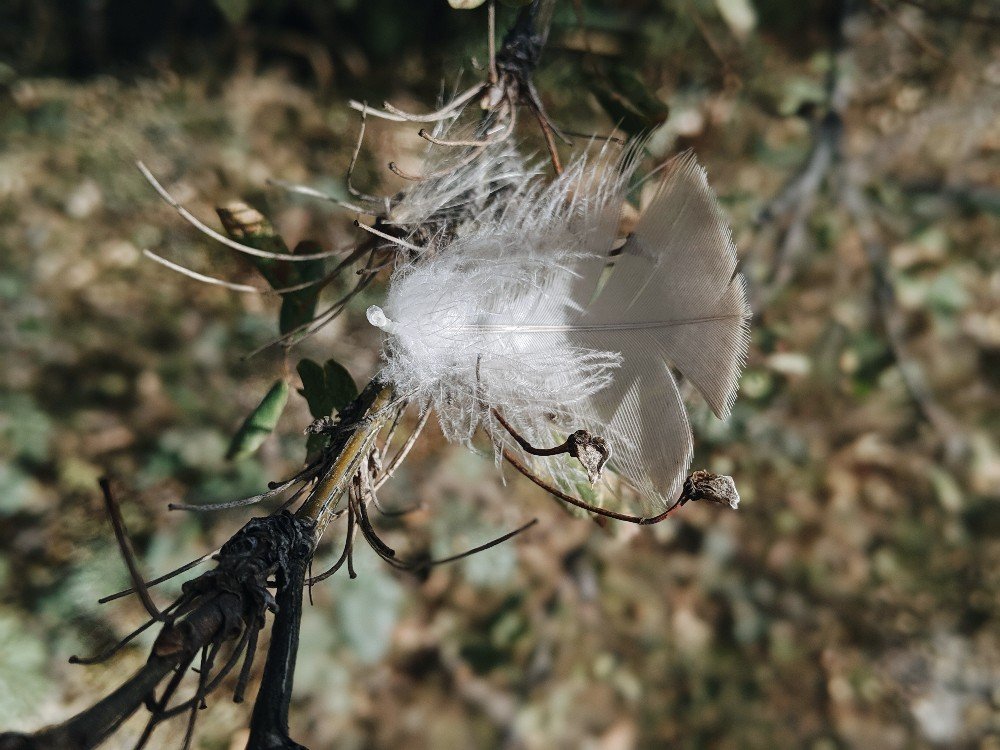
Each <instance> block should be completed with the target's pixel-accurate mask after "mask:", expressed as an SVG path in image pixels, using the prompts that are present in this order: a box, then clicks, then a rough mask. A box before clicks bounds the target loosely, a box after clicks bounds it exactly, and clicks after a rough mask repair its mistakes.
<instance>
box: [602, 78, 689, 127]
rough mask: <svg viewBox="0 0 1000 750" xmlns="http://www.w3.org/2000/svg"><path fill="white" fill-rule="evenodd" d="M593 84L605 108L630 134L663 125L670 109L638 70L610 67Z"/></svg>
mask: <svg viewBox="0 0 1000 750" xmlns="http://www.w3.org/2000/svg"><path fill="white" fill-rule="evenodd" d="M591 86H592V88H591V90H592V91H593V92H594V96H596V97H597V101H599V102H600V104H601V106H602V107H603V108H604V111H605V112H607V113H608V115H609V116H610V117H611V119H612V120H613V121H614V122H615V123H616V124H618V126H619V127H620V128H621V129H622V130H624V131H625V132H626V133H628V134H629V135H636V134H638V133H642V132H645V131H648V130H651V129H652V128H655V127H656V126H657V125H661V124H662V123H663V122H664V121H665V120H666V119H667V115H668V114H669V112H670V108H669V107H667V105H666V104H665V103H664V102H663V101H661V100H660V99H658V98H657V97H656V95H655V94H653V93H652V92H651V91H650V90H649V87H648V86H647V85H646V83H645V82H644V81H643V80H642V79H641V78H640V77H639V76H638V75H637V74H636V73H635V71H634V70H633V69H632V68H630V67H626V66H624V65H611V66H609V67H608V69H607V71H606V72H605V75H604V76H603V77H598V78H595V79H594V80H593V82H592V84H591Z"/></svg>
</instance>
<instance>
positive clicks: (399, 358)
mask: <svg viewBox="0 0 1000 750" xmlns="http://www.w3.org/2000/svg"><path fill="white" fill-rule="evenodd" d="M637 154H638V151H637V150H632V151H629V152H627V154H626V157H625V158H623V159H622V160H618V161H613V160H610V159H607V158H601V157H598V158H597V159H596V160H589V159H587V158H585V157H581V158H579V159H577V160H576V161H575V162H574V163H573V164H572V165H571V166H570V167H569V168H568V169H567V170H566V171H565V172H564V173H563V175H561V176H560V177H559V178H557V179H556V180H555V181H553V182H552V183H550V184H545V183H543V182H541V181H537V180H530V179H525V180H522V181H520V183H519V184H511V185H509V186H508V190H507V193H506V194H505V196H504V197H505V200H503V201H495V202H494V205H493V207H492V208H491V209H490V210H486V211H484V212H483V213H482V214H481V215H480V216H478V217H476V218H474V219H473V220H471V221H470V223H469V224H468V225H467V226H463V230H462V232H460V233H459V234H457V236H455V237H454V238H453V239H452V240H451V241H450V242H448V243H447V244H445V245H444V246H443V247H440V248H437V249H436V251H435V252H434V254H433V255H431V256H429V257H426V258H421V257H418V258H416V259H413V260H411V261H409V262H407V263H406V264H404V265H403V266H402V267H400V268H399V269H397V271H396V272H395V273H394V275H393V277H392V279H391V282H390V287H389V292H388V295H387V298H386V300H385V304H384V306H383V307H372V308H370V309H369V313H368V316H369V320H370V321H371V322H372V323H373V324H374V325H376V326H379V327H380V328H383V329H384V330H385V331H386V332H387V334H388V335H387V337H386V343H385V347H384V358H385V375H386V377H388V378H389V379H391V380H392V381H393V382H394V383H395V384H396V385H397V387H398V388H399V389H400V390H401V391H402V392H404V393H408V394H413V395H414V396H415V397H417V398H424V399H426V400H427V401H429V402H430V404H431V405H432V406H433V408H434V409H435V410H436V412H437V413H438V416H439V419H440V422H441V426H442V429H443V431H444V433H445V435H446V436H447V437H448V438H449V439H450V440H455V441H463V442H468V441H469V440H471V438H472V435H473V433H474V432H475V431H476V429H477V428H478V427H480V426H485V427H486V428H487V429H488V431H489V433H490V435H491V436H492V438H493V440H494V443H495V444H496V448H497V450H498V451H499V450H500V449H501V448H503V447H514V448H515V449H516V450H520V449H519V448H517V447H516V446H513V443H512V441H510V439H509V437H508V436H506V434H505V433H504V432H503V430H501V429H499V428H498V426H497V425H496V421H495V420H494V418H493V417H492V416H491V411H490V410H491V409H492V408H496V409H498V410H499V411H500V412H501V413H502V414H503V415H504V417H505V419H506V420H507V422H509V423H510V424H511V425H512V426H514V428H515V429H516V430H517V431H518V432H519V433H520V434H521V435H522V436H523V437H524V438H526V439H527V440H528V441H529V442H531V443H533V444H535V445H549V444H551V443H552V440H553V439H555V438H558V439H559V440H562V439H563V437H565V434H566V433H567V432H571V431H573V430H577V429H586V430H589V431H590V432H592V433H593V434H596V435H600V436H601V437H603V438H604V439H605V440H606V441H607V443H608V444H609V446H611V449H612V458H611V461H610V463H609V466H610V467H611V468H612V469H613V470H614V471H615V472H616V473H617V474H619V475H620V476H621V477H622V478H623V479H624V480H625V482H626V483H627V484H628V485H630V486H631V487H632V488H633V489H634V490H635V492H636V494H637V497H638V509H639V510H640V511H641V512H643V513H646V514H651V513H655V512H659V511H662V510H664V509H666V508H667V507H669V506H670V505H672V504H673V503H674V502H675V500H676V499H677V497H678V495H679V492H680V488H681V484H682V483H683V480H684V476H685V474H686V470H687V468H688V465H689V463H690V461H691V455H692V438H691V428H690V426H689V423H688V418H687V413H686V410H685V407H684V404H683V402H682V400H681V396H680V393H679V391H678V386H677V382H676V379H675V377H674V374H673V371H672V368H676V369H677V370H678V371H679V372H680V373H681V374H682V375H683V376H684V377H685V378H687V379H688V380H690V381H691V383H692V384H693V385H694V386H695V387H696V388H697V389H698V391H699V392H700V393H701V394H702V395H703V396H704V398H705V400H706V401H707V402H708V404H709V406H710V407H711V408H712V410H713V411H714V412H715V413H716V414H717V415H718V416H720V417H721V416H725V415H726V414H728V412H729V410H730V408H731V406H732V403H733V401H734V399H735V396H736V391H737V383H738V379H739V375H740V372H741V370H742V367H743V363H744V359H745V356H746V350H747V346H748V320H749V316H750V313H749V309H748V306H747V302H746V294H745V290H744V286H743V280H742V277H741V276H740V275H739V274H737V273H736V250H735V247H734V245H733V242H732V239H731V234H730V230H729V228H728V226H727V224H726V221H725V217H724V215H723V213H722V210H721V208H720V207H719V205H718V202H717V200H716V198H715V196H714V194H713V193H712V191H711V188H710V187H709V186H708V182H707V179H706V176H705V172H704V170H703V169H701V167H699V166H698V164H697V162H696V161H695V159H694V157H693V156H692V155H690V154H686V155H682V156H680V157H678V158H676V159H674V160H673V162H672V163H671V164H670V165H669V166H668V167H667V169H666V170H665V173H664V175H663V176H662V177H661V178H660V181H659V185H658V188H657V189H656V191H655V194H654V196H653V198H652V200H651V201H650V203H649V205H648V206H647V207H646V209H645V210H644V211H643V212H642V214H641V215H640V217H639V220H638V223H637V224H636V227H635V230H634V232H633V233H632V235H631V236H630V237H629V238H628V239H627V240H626V242H625V244H624V246H622V247H621V248H620V251H619V252H618V253H617V254H616V255H615V254H612V248H613V247H614V245H615V240H616V239H617V234H618V231H619V224H620V218H621V210H622V206H623V204H624V200H625V197H626V194H627V191H628V184H629V181H630V179H631V178H632V176H633V175H634V172H635V170H636V165H637V162H638V158H637ZM514 171H518V170H512V169H510V168H509V167H508V168H506V169H505V172H506V173H512V172H514ZM519 171H521V172H523V173H524V174H527V173H528V170H526V169H522V170H519ZM562 458H564V457H562ZM526 460H528V461H531V462H532V464H533V468H534V469H535V470H537V471H539V473H543V474H547V475H548V476H549V477H551V478H552V479H553V480H554V481H556V482H557V483H559V484H561V485H563V486H568V487H574V486H578V485H579V483H580V481H581V475H582V471H581V470H580V468H579V467H578V466H577V465H575V464H574V463H573V462H571V461H568V460H567V461H561V460H552V459H537V458H534V457H526Z"/></svg>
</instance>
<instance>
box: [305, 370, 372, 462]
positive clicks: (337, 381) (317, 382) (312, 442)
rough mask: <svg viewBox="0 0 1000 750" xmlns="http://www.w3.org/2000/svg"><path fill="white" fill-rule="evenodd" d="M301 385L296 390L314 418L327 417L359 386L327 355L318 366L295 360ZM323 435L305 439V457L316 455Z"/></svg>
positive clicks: (351, 398) (344, 402) (338, 409)
mask: <svg viewBox="0 0 1000 750" xmlns="http://www.w3.org/2000/svg"><path fill="white" fill-rule="evenodd" d="M297 369H298V372H299V378H301V379H302V387H301V388H300V389H299V393H300V394H301V395H302V396H303V397H304V398H305V400H306V402H307V403H308V404H309V413H310V414H312V416H313V419H322V418H323V417H329V416H331V415H332V414H333V413H334V412H338V411H340V410H341V409H343V408H344V407H345V406H347V405H348V404H349V403H351V402H352V401H353V400H354V399H355V398H357V395H358V386H357V384H356V383H355V382H354V378H352V377H351V373H349V372H348V371H347V370H346V369H345V368H344V366H343V365H341V364H340V363H339V362H337V361H336V360H333V359H328V360H327V361H326V363H325V364H324V365H323V366H322V367H321V366H320V365H319V364H318V363H316V362H314V361H313V360H311V359H303V360H300V361H299V364H298V368H297ZM328 439H329V438H328V437H327V436H326V435H309V439H308V440H307V441H306V460H307V461H308V460H309V459H311V458H312V457H314V456H316V455H317V454H318V453H319V451H321V450H322V449H323V447H324V446H325V445H326V443H327V441H328Z"/></svg>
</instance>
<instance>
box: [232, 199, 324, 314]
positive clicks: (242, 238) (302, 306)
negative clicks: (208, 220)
mask: <svg viewBox="0 0 1000 750" xmlns="http://www.w3.org/2000/svg"><path fill="white" fill-rule="evenodd" d="M215 212H216V213H217V214H218V215H219V219H221V221H222V225H223V227H225V229H226V234H228V235H229V236H230V237H231V238H232V239H234V240H237V241H238V242H241V243H243V244H244V245H249V246H250V247H252V248H255V249H257V250H265V251H267V252H269V253H280V254H287V255H311V254H313V253H316V252H320V251H321V250H322V248H321V247H320V245H319V244H318V243H316V242H312V241H309V240H304V241H302V242H300V243H299V244H298V245H296V246H295V249H294V250H292V251H289V249H288V246H287V245H286V244H285V242H284V240H282V239H281V237H279V236H278V234H277V232H276V231H275V230H274V227H273V226H271V223H270V222H269V221H268V220H267V219H265V218H264V216H263V214H261V213H260V212H259V211H257V210H256V209H255V208H252V207H251V206H248V205H247V204H246V203H241V202H239V201H234V202H232V203H229V204H227V205H225V206H222V207H220V208H216V209H215ZM250 261H251V262H252V263H253V264H254V266H255V267H256V268H257V270H258V271H259V272H260V275H261V276H263V277H264V279H265V280H266V281H267V283H268V284H270V285H271V288H272V289H283V288H286V287H291V286H296V285H298V284H304V283H306V282H308V281H316V280H318V279H320V278H322V276H323V273H324V268H325V267H324V263H323V261H322V260H307V261H299V262H295V263H290V262H287V261H282V260H277V259H275V258H258V257H256V256H250ZM319 292H320V288H319V285H316V286H310V287H306V288H305V289H299V290H297V291H294V292H288V293H286V294H282V295H281V312H280V314H279V317H278V328H279V330H280V331H281V333H283V334H285V333H290V332H291V331H294V330H295V329H296V328H298V327H300V326H302V325H305V324H306V323H308V322H309V321H311V320H312V319H313V317H314V315H315V314H316V303H317V301H318V300H319Z"/></svg>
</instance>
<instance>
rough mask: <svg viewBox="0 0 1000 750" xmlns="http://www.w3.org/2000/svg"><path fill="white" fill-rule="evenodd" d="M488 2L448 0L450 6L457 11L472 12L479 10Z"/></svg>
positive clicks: (484, 0) (481, 0)
mask: <svg viewBox="0 0 1000 750" xmlns="http://www.w3.org/2000/svg"><path fill="white" fill-rule="evenodd" d="M484 2H486V0H448V5H450V6H451V7H452V8H455V9H456V10H472V9H473V8H478V7H479V6H480V5H482V4H483V3H484Z"/></svg>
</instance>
